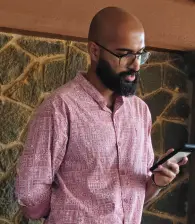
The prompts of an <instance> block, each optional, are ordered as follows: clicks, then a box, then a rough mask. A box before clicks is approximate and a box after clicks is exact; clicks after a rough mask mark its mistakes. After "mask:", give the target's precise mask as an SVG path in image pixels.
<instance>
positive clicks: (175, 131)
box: [162, 121, 188, 151]
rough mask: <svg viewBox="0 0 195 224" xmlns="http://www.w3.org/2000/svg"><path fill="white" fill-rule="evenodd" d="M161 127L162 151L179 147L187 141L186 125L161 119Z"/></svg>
mask: <svg viewBox="0 0 195 224" xmlns="http://www.w3.org/2000/svg"><path fill="white" fill-rule="evenodd" d="M162 127H163V128H162V130H163V140H164V147H163V148H164V151H167V150H168V149H170V148H175V149H178V148H181V147H182V146H183V145H184V144H185V143H187V142H188V130H187V127H186V126H184V125H182V124H178V123H173V122H168V121H163V123H162Z"/></svg>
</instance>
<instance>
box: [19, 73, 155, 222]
mask: <svg viewBox="0 0 195 224" xmlns="http://www.w3.org/2000/svg"><path fill="white" fill-rule="evenodd" d="M150 132H151V115H150V112H149V110H148V107H147V106H146V104H145V103H144V102H143V101H142V100H141V99H139V98H138V97H136V96H132V97H129V98H126V97H118V98H117V99H116V102H115V105H114V110H113V112H112V111H111V110H110V109H109V108H108V107H107V106H106V101H105V99H104V98H103V96H102V95H101V94H100V93H99V92H98V91H97V90H96V89H95V88H94V87H93V86H92V85H91V84H90V83H89V82H88V81H87V80H86V79H85V77H84V74H82V73H79V74H78V75H77V76H76V77H75V78H74V79H73V80H72V81H70V82H69V83H67V84H65V85H64V86H62V87H60V88H59V89H58V90H56V91H55V92H54V93H53V94H51V96H50V97H49V98H48V99H46V100H45V101H44V102H43V103H42V104H41V106H40V107H39V108H38V110H37V112H36V114H35V118H34V119H33V120H32V121H31V124H30V127H29V132H28V136H27V141H26V144H25V149H24V152H23V155H22V156H21V158H20V163H19V164H18V175H17V179H16V196H17V198H18V199H19V200H20V201H21V202H22V203H23V204H24V205H25V206H27V207H28V206H34V207H35V208H37V209H39V208H40V207H41V206H43V202H44V201H47V200H48V201H50V213H49V216H48V218H47V219H46V220H45V223H46V224H139V223H140V222H141V216H142V210H143V204H144V199H145V192H146V182H147V179H148V176H149V175H150V173H149V168H150V166H152V164H153V160H154V154H153V149H152V144H151V136H150V134H151V133H150ZM46 209H49V208H46Z"/></svg>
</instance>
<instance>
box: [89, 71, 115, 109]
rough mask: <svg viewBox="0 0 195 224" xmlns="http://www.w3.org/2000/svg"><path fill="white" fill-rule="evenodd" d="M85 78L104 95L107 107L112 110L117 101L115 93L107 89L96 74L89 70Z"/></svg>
mask: <svg viewBox="0 0 195 224" xmlns="http://www.w3.org/2000/svg"><path fill="white" fill-rule="evenodd" d="M85 77H86V79H87V80H88V81H89V82H90V83H91V84H92V85H93V86H94V87H95V88H96V89H97V90H98V91H99V92H100V93H101V94H102V96H103V97H104V98H105V100H106V102H107V107H108V108H110V109H111V110H112V109H113V105H114V102H115V99H116V95H115V94H114V93H113V91H111V90H109V89H107V88H106V87H105V86H104V85H103V84H102V82H101V81H100V79H99V78H98V76H97V75H96V74H95V73H94V72H92V71H90V70H89V71H88V72H87V74H86V76H85Z"/></svg>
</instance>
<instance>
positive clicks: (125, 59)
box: [95, 42, 151, 67]
mask: <svg viewBox="0 0 195 224" xmlns="http://www.w3.org/2000/svg"><path fill="white" fill-rule="evenodd" d="M95 44H97V45H98V46H99V47H101V48H103V49H104V50H106V51H108V52H109V53H110V54H112V55H114V56H115V57H117V58H119V65H120V66H121V67H127V66H130V65H131V64H133V62H134V61H135V59H136V58H137V59H138V60H139V61H140V65H143V64H145V63H146V61H147V60H148V59H149V57H150V55H151V53H150V52H148V51H145V50H144V51H143V52H141V53H133V52H131V53H127V54H123V55H118V54H115V53H114V52H112V51H111V50H109V49H107V48H105V47H104V46H102V45H101V44H99V43H97V42H95Z"/></svg>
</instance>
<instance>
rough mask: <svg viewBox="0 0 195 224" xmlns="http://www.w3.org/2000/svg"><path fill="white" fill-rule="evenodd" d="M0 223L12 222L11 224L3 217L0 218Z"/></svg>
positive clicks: (7, 223)
mask: <svg viewBox="0 0 195 224" xmlns="http://www.w3.org/2000/svg"><path fill="white" fill-rule="evenodd" d="M0 223H1V224H13V222H11V221H10V220H8V219H5V218H4V217H2V218H1V217H0Z"/></svg>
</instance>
